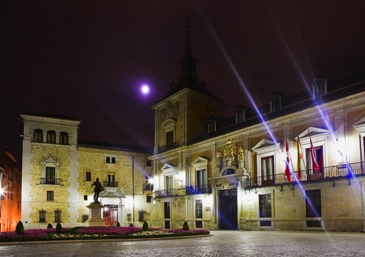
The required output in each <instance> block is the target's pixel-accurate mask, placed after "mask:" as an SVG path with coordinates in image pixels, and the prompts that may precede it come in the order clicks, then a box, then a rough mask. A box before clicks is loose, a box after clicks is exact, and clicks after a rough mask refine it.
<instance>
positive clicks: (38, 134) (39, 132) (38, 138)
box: [33, 129, 43, 143]
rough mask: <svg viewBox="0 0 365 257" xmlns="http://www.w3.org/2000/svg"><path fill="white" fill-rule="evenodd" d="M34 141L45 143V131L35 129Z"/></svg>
mask: <svg viewBox="0 0 365 257" xmlns="http://www.w3.org/2000/svg"><path fill="white" fill-rule="evenodd" d="M33 141H34V142H38V143H42V142H43V131H42V130H41V129H35V130H34V132H33Z"/></svg>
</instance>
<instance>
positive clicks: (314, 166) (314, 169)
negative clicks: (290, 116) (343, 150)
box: [309, 135, 319, 173]
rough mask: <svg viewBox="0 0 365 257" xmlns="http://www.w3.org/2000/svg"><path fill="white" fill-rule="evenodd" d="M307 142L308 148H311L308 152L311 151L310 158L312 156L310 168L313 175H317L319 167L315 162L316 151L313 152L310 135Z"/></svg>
mask: <svg viewBox="0 0 365 257" xmlns="http://www.w3.org/2000/svg"><path fill="white" fill-rule="evenodd" d="M309 141H310V147H311V149H310V150H311V156H312V168H313V171H314V173H317V171H319V165H318V162H317V154H316V151H315V150H314V147H313V143H312V138H311V136H310V135H309Z"/></svg>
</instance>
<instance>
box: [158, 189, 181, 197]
mask: <svg viewBox="0 0 365 257" xmlns="http://www.w3.org/2000/svg"><path fill="white" fill-rule="evenodd" d="M177 195H179V194H178V192H177V190H176V189H164V190H158V191H155V198H164V197H174V196H177Z"/></svg>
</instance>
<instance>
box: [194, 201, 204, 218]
mask: <svg viewBox="0 0 365 257" xmlns="http://www.w3.org/2000/svg"><path fill="white" fill-rule="evenodd" d="M195 218H197V219H202V218H203V201H202V200H195Z"/></svg>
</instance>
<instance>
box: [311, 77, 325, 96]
mask: <svg viewBox="0 0 365 257" xmlns="http://www.w3.org/2000/svg"><path fill="white" fill-rule="evenodd" d="M312 90H313V98H318V97H321V96H324V95H326V94H327V79H326V78H325V77H323V76H322V75H321V74H317V76H316V77H315V79H314V81H313V84H312Z"/></svg>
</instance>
